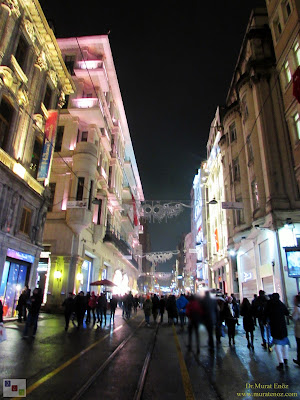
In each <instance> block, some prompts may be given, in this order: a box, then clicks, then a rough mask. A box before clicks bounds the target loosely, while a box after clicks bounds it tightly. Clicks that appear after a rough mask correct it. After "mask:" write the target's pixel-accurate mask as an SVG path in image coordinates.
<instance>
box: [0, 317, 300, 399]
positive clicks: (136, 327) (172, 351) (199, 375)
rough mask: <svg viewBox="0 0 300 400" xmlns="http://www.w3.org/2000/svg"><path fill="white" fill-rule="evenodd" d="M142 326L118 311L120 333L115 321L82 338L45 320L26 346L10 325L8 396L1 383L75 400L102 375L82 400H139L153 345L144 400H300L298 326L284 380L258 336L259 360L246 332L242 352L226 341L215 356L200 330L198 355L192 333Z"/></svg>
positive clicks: (1, 349) (59, 322)
mask: <svg viewBox="0 0 300 400" xmlns="http://www.w3.org/2000/svg"><path fill="white" fill-rule="evenodd" d="M143 320H144V318H143V312H142V311H141V310H139V311H138V313H137V315H135V316H133V317H132V318H131V319H130V320H129V321H127V320H124V319H123V318H122V313H121V310H120V309H118V310H117V313H116V319H115V324H114V325H109V320H108V321H107V326H106V327H102V328H99V327H97V326H93V325H90V326H88V327H87V326H85V325H84V327H83V328H82V329H80V330H77V329H76V328H75V327H73V326H72V324H70V328H69V331H68V332H65V331H64V318H63V316H62V315H51V314H41V315H40V319H39V325H38V331H37V335H36V337H35V338H28V339H25V340H24V339H22V331H23V329H24V323H23V324H20V323H18V322H17V321H9V322H6V323H5V327H6V328H7V329H6V330H7V340H6V341H5V342H2V343H0V360H1V365H0V378H1V381H0V394H1V396H2V379H4V378H5V379H7V378H11V379H12V378H15V379H16V378H19V379H20V378H24V379H26V380H27V398H29V399H43V400H47V399H54V398H55V399H59V400H60V399H72V400H74V399H75V398H79V397H78V396H79V393H80V391H81V388H82V387H83V385H85V384H87V382H89V380H90V379H91V377H92V376H93V375H94V374H95V373H96V372H97V371H98V370H99V369H101V368H102V370H101V371H100V372H101V374H99V376H97V377H95V379H94V380H93V382H92V383H91V384H90V385H89V387H88V388H87V389H86V391H85V392H84V393H83V394H82V398H83V399H92V398H93V399H95V398H100V399H101V398H105V399H114V400H115V399H117V400H118V399H120V400H127V399H135V398H136V391H137V386H138V382H139V380H140V378H141V372H142V371H143V366H144V362H145V358H146V356H147V354H149V353H148V351H149V348H150V345H151V343H152V344H153V343H155V345H154V350H153V353H152V355H151V360H150V363H149V369H148V370H147V374H146V378H145V386H144V389H143V392H142V396H141V398H142V399H145V400H150V399H155V400H156V399H158V400H159V399H206V400H211V399H219V400H225V399H226V400H227V399H236V398H243V399H251V398H260V397H300V368H299V367H298V366H296V365H295V364H294V363H293V362H292V359H293V358H296V343H295V338H294V333H293V324H290V325H289V326H288V330H289V339H290V342H291V348H290V351H289V368H285V369H284V371H281V372H280V371H277V370H276V365H277V364H278V363H277V359H276V354H275V352H272V353H269V352H267V351H266V350H265V349H263V348H262V346H261V338H260V332H259V328H256V331H255V341H254V344H255V349H254V352H253V351H252V350H249V349H248V348H247V341H246V338H245V334H244V331H243V327H242V324H241V325H240V326H238V329H237V335H236V345H235V346H231V347H230V346H229V345H228V339H227V336H226V337H225V338H222V343H221V346H220V347H219V348H216V349H215V351H214V352H211V351H209V348H208V346H207V333H206V330H205V328H204V327H203V326H201V328H200V343H201V346H200V354H199V355H197V354H196V352H195V351H188V349H187V327H186V326H185V327H184V329H183V330H182V329H181V328H180V327H179V326H178V325H175V326H171V325H168V324H166V323H164V324H162V325H159V326H158V329H156V328H157V326H156V325H155V324H154V323H153V322H152V323H151V327H146V326H145V324H144V321H143ZM240 322H241V321H240ZM129 335H131V336H130V339H129V340H128V341H127V342H126V343H125V344H124V342H123V341H124V340H125V339H126V338H128V336H129ZM122 343H123V345H122V346H123V347H122V348H120V349H118V346H119V345H120V344H122ZM194 347H195V346H194ZM110 358H111V360H110ZM108 359H109V360H110V362H109V363H108V361H107V360H108ZM106 363H107V364H106ZM76 396H77V397H76Z"/></svg>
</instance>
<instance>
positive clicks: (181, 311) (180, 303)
mask: <svg viewBox="0 0 300 400" xmlns="http://www.w3.org/2000/svg"><path fill="white" fill-rule="evenodd" d="M187 304H188V300H187V299H186V297H185V295H184V294H183V293H181V295H180V297H179V298H178V299H177V300H176V306H177V310H178V315H179V319H180V326H181V328H182V329H183V325H184V319H185V308H186V305H187Z"/></svg>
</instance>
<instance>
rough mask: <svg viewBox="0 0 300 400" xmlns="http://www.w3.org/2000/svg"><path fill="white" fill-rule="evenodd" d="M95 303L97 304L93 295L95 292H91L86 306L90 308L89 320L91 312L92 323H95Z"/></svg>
mask: <svg viewBox="0 0 300 400" xmlns="http://www.w3.org/2000/svg"><path fill="white" fill-rule="evenodd" d="M96 305H97V297H96V295H95V292H92V294H91V295H90V299H89V302H88V307H89V309H90V313H89V322H90V318H91V317H90V314H91V312H92V314H93V325H95V323H96V315H95V311H96Z"/></svg>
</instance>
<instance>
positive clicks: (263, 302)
mask: <svg viewBox="0 0 300 400" xmlns="http://www.w3.org/2000/svg"><path fill="white" fill-rule="evenodd" d="M269 301H270V299H269V297H268V296H266V294H265V292H264V291H263V290H260V291H259V293H258V296H257V298H256V300H255V301H254V302H253V313H254V316H255V317H256V318H257V321H258V325H259V328H260V334H261V338H262V344H261V345H262V346H263V347H264V348H265V349H268V351H270V352H271V351H272V346H273V339H272V336H271V330H270V325H269V322H268V321H267V319H266V315H265V311H266V307H267V304H268V302H269Z"/></svg>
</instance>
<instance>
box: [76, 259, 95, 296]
mask: <svg viewBox="0 0 300 400" xmlns="http://www.w3.org/2000/svg"><path fill="white" fill-rule="evenodd" d="M92 269H93V259H92V258H91V257H88V256H87V255H85V258H84V261H83V263H82V266H81V273H80V276H79V277H78V278H79V279H78V280H79V281H80V285H79V292H80V291H81V290H82V291H83V292H84V293H85V294H86V293H87V292H90V283H91V276H92Z"/></svg>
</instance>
